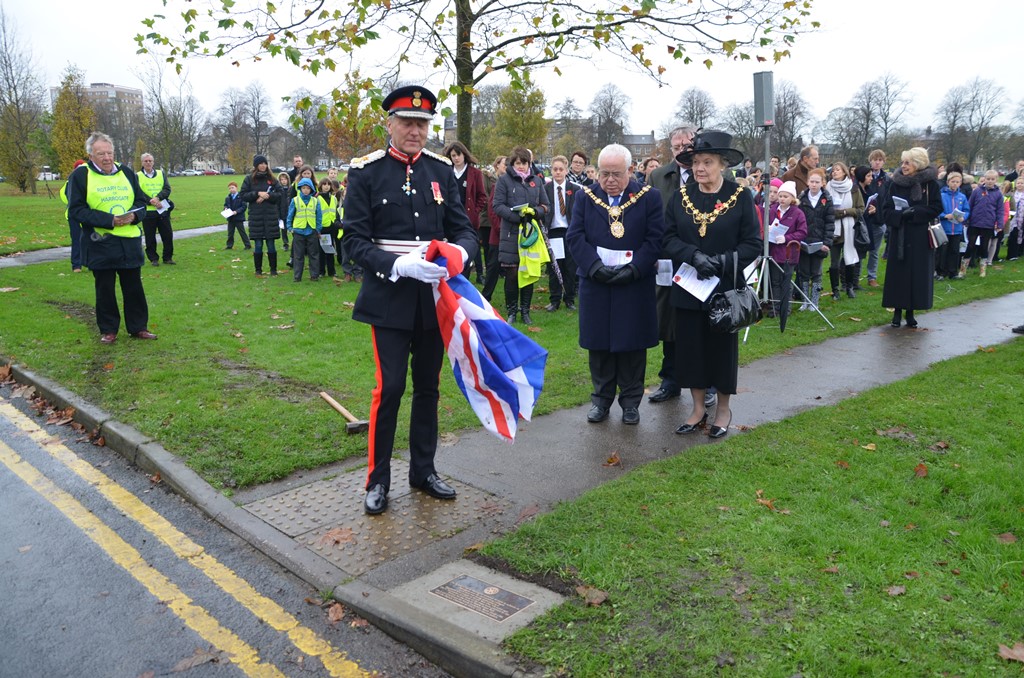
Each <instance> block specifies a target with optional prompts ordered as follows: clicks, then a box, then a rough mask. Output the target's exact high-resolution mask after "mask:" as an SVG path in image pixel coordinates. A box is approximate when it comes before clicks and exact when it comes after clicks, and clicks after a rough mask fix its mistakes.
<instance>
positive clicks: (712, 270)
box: [691, 250, 722, 280]
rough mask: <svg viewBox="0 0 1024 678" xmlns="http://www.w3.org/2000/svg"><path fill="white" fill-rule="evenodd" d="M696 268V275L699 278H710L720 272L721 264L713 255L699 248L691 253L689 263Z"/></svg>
mask: <svg viewBox="0 0 1024 678" xmlns="http://www.w3.org/2000/svg"><path fill="white" fill-rule="evenodd" d="M691 265H692V266H693V267H694V268H695V269H697V277H698V278H700V279H701V280H706V279H708V278H712V277H714V276H716V275H718V274H720V273H721V272H722V269H721V264H720V263H719V262H718V261H716V260H715V258H713V257H709V256H708V255H706V254H704V253H703V252H701V251H700V250H697V251H696V252H694V253H693V263H692V264H691Z"/></svg>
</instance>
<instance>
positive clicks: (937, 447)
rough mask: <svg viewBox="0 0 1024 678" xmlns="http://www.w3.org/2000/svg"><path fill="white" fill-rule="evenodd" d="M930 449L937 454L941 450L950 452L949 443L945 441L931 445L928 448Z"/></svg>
mask: <svg viewBox="0 0 1024 678" xmlns="http://www.w3.org/2000/svg"><path fill="white" fill-rule="evenodd" d="M928 449H929V450H935V451H936V452H937V451H939V450H948V449H949V443H947V442H946V441H945V440H940V441H939V442H937V443H935V444H934V445H930V446H929V447H928Z"/></svg>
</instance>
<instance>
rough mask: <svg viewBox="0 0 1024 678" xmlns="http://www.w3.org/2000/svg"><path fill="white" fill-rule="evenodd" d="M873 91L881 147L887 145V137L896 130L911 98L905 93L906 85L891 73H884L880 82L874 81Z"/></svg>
mask: <svg viewBox="0 0 1024 678" xmlns="http://www.w3.org/2000/svg"><path fill="white" fill-rule="evenodd" d="M875 91H876V93H877V102H878V103H877V106H878V114H877V116H876V129H878V133H879V134H880V135H881V136H882V145H883V146H885V145H887V144H888V143H889V135H890V134H892V132H893V131H895V130H896V129H897V128H898V126H899V123H900V120H901V119H902V118H903V114H904V113H906V112H907V108H909V107H910V102H911V98H910V93H909V92H908V91H907V83H906V82H904V81H902V80H900V79H899V78H897V77H896V76H895V75H893V74H892V73H886V74H885V75H883V76H882V78H881V80H877V81H875Z"/></svg>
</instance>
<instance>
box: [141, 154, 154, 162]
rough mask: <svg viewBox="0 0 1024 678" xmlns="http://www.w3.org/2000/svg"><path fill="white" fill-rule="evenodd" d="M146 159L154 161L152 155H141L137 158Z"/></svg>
mask: <svg viewBox="0 0 1024 678" xmlns="http://www.w3.org/2000/svg"><path fill="white" fill-rule="evenodd" d="M146 158H149V159H150V160H155V158H154V157H153V154H152V153H143V154H142V155H140V156H139V160H145V159H146Z"/></svg>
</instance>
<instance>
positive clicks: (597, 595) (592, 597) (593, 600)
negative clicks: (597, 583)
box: [576, 584, 608, 607]
mask: <svg viewBox="0 0 1024 678" xmlns="http://www.w3.org/2000/svg"><path fill="white" fill-rule="evenodd" d="M576 593H578V594H580V595H581V596H583V600H584V601H586V603H587V605H590V606H592V607H597V606H598V605H600V604H601V603H603V602H604V601H606V600H608V593H607V592H605V591H602V590H601V589H598V588H594V587H593V586H590V585H589V584H588V585H584V586H577V587H576Z"/></svg>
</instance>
